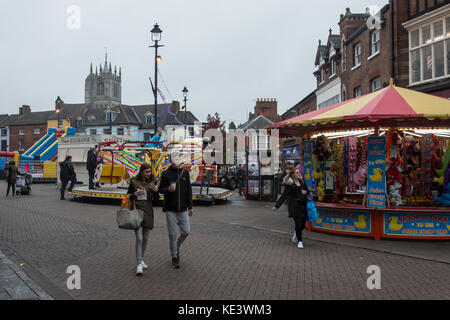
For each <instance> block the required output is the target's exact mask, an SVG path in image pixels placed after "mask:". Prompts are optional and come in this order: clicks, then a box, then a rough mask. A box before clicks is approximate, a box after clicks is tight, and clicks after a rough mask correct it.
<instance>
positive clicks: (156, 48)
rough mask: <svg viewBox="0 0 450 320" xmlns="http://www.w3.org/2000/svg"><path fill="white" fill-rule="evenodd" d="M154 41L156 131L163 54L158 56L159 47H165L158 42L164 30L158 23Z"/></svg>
mask: <svg viewBox="0 0 450 320" xmlns="http://www.w3.org/2000/svg"><path fill="white" fill-rule="evenodd" d="M151 33H152V41H153V42H154V43H155V45H154V46H150V48H155V88H154V89H153V90H154V91H153V95H154V96H155V133H156V128H158V62H161V61H162V59H161V56H158V48H159V47H164V46H163V45H159V44H158V42H159V41H161V33H162V30H161V29H160V28H159V26H158V24H155V26H154V27H153V29H152V31H151Z"/></svg>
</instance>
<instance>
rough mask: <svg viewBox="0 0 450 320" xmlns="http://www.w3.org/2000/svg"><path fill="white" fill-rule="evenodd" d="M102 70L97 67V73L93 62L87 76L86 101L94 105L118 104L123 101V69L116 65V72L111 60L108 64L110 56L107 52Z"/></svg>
mask: <svg viewBox="0 0 450 320" xmlns="http://www.w3.org/2000/svg"><path fill="white" fill-rule="evenodd" d="M99 70H100V71H98V70H97V67H95V73H94V71H93V69H92V63H91V67H90V70H89V75H88V76H87V78H86V81H85V86H84V102H85V103H87V104H89V105H91V106H93V107H108V106H109V105H111V106H116V105H118V104H120V103H121V102H122V86H121V80H122V70H121V68H119V73H117V68H116V66H114V72H113V70H112V67H111V62H110V63H109V65H108V56H107V54H106V53H105V64H104V66H103V68H102V65H101V64H100V69H99Z"/></svg>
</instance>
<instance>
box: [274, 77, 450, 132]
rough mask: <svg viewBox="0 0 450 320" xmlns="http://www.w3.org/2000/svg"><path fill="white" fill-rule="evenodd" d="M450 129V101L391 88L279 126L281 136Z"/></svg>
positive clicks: (275, 126) (298, 117)
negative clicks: (376, 129) (359, 130)
mask: <svg viewBox="0 0 450 320" xmlns="http://www.w3.org/2000/svg"><path fill="white" fill-rule="evenodd" d="M375 126H379V127H404V126H407V127H446V128H448V127H450V100H448V99H445V98H441V97H437V96H433V95H430V94H425V93H421V92H418V91H414V90H409V89H405V88H400V87H396V86H392V85H391V86H389V87H386V88H384V89H382V90H379V91H376V92H372V93H370V94H367V95H364V96H361V97H358V98H355V99H352V100H347V101H344V102H341V103H338V104H335V105H333V106H330V107H327V108H324V109H320V110H316V111H313V112H309V113H306V114H302V115H300V116H297V117H294V118H291V119H288V120H285V121H282V122H279V123H275V124H273V125H270V126H268V127H266V128H267V129H280V135H284V136H286V135H294V136H299V135H303V134H304V133H306V132H310V131H320V130H336V129H348V128H371V127H375Z"/></svg>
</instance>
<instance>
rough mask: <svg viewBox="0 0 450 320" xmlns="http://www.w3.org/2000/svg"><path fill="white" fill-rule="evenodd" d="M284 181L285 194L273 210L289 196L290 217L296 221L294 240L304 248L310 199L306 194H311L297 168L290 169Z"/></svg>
mask: <svg viewBox="0 0 450 320" xmlns="http://www.w3.org/2000/svg"><path fill="white" fill-rule="evenodd" d="M283 182H284V191H283V194H282V195H281V197H280V199H278V201H277V203H276V204H275V206H274V207H273V210H274V211H277V210H278V209H279V208H280V207H281V205H282V204H283V202H284V201H285V200H286V198H287V200H288V212H289V218H292V219H294V223H295V234H294V237H293V238H292V241H294V242H298V243H297V247H298V248H300V249H302V248H303V242H302V232H303V229H304V228H305V225H306V220H307V212H306V203H307V202H308V199H307V197H306V196H307V195H308V194H309V190H308V187H307V186H306V184H305V182H304V180H303V177H302V175H301V174H300V171H299V170H298V169H297V168H294V169H292V170H290V171H288V172H287V174H286V176H285V178H284V181H283Z"/></svg>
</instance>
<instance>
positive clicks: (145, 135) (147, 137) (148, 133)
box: [144, 132, 151, 141]
mask: <svg viewBox="0 0 450 320" xmlns="http://www.w3.org/2000/svg"><path fill="white" fill-rule="evenodd" d="M150 139H151V137H150V132H144V141H150Z"/></svg>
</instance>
